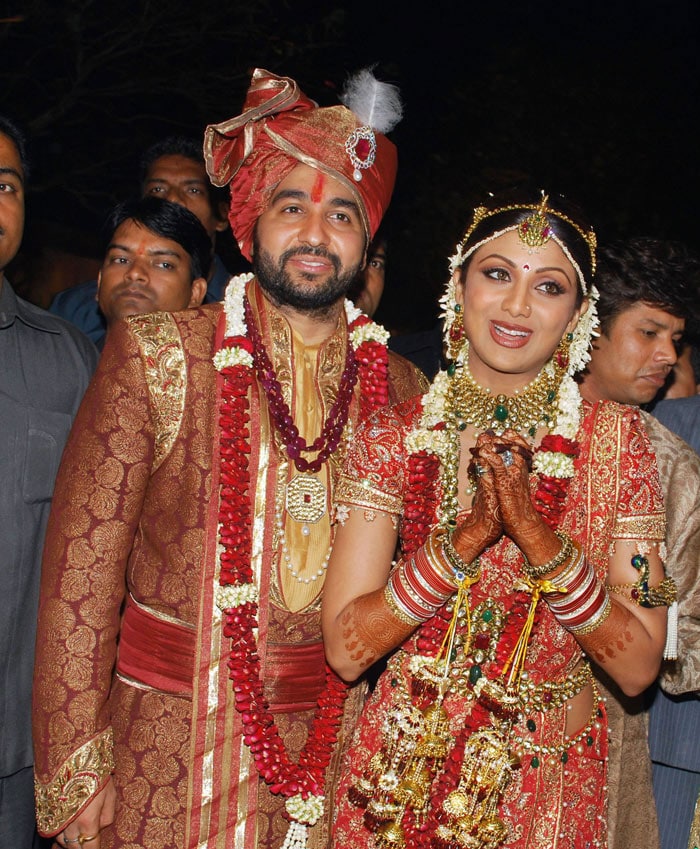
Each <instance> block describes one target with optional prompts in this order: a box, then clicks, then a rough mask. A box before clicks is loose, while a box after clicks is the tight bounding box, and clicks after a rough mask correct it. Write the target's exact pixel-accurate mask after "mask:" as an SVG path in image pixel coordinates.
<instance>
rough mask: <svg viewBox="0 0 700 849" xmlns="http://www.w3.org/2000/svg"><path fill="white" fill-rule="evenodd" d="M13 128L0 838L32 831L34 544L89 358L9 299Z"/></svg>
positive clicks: (19, 175)
mask: <svg viewBox="0 0 700 849" xmlns="http://www.w3.org/2000/svg"><path fill="white" fill-rule="evenodd" d="M26 177H27V160H26V154H25V145H24V140H23V138H22V135H21V134H20V133H19V131H18V130H17V129H16V128H15V127H14V125H13V124H12V123H10V122H9V121H7V120H6V119H5V118H2V117H0V363H2V369H0V468H1V469H2V475H0V551H2V558H1V559H0V729H2V732H1V733H0V846H2V847H5V846H17V847H22V849H25V847H31V846H32V845H33V841H34V840H35V839H36V829H35V821H34V793H33V770H32V764H33V755H32V740H31V682H32V669H33V665H34V636H35V631H36V615H37V601H38V586H39V570H40V565H41V550H42V545H43V540H44V531H45V529H46V520H47V518H48V514H49V506H50V504H51V494H52V492H53V485H54V479H55V477H56V471H57V468H58V462H59V460H60V457H61V452H62V450H63V445H64V443H65V440H66V437H67V436H68V431H69V429H70V426H71V422H72V421H73V416H74V415H75V412H76V410H77V409H78V405H79V403H80V400H81V398H82V396H83V393H84V391H85V389H86V387H87V384H88V382H89V380H90V375H91V374H92V371H93V369H94V367H95V365H96V362H97V351H96V350H95V348H94V347H93V345H92V344H91V343H90V342H89V341H88V340H87V339H86V338H85V337H84V336H83V335H82V333H80V332H79V331H78V330H76V329H75V328H74V327H73V326H72V325H69V324H68V323H66V322H64V321H62V320H61V319H58V318H55V317H53V316H51V315H49V314H48V313H47V312H45V311H44V310H41V309H39V308H38V307H35V306H32V305H31V304H28V303H27V302H26V301H23V300H22V299H21V298H18V297H17V296H16V295H15V293H14V291H13V290H12V287H11V286H10V284H9V282H8V281H7V279H6V278H5V275H4V269H5V268H6V266H7V265H8V263H9V262H10V261H11V260H12V258H13V257H14V256H15V254H16V253H17V250H18V248H19V245H20V242H21V241H22V232H23V229H24V191H25V181H26Z"/></svg>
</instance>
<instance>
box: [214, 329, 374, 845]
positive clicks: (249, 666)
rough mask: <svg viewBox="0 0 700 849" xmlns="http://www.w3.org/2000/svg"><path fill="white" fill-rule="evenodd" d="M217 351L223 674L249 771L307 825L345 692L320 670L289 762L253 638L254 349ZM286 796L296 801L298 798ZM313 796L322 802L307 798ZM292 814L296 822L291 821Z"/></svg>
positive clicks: (369, 389) (366, 379)
mask: <svg viewBox="0 0 700 849" xmlns="http://www.w3.org/2000/svg"><path fill="white" fill-rule="evenodd" d="M368 325H369V326H371V328H376V325H374V324H373V323H372V322H370V320H369V319H367V318H366V316H363V315H360V316H359V317H358V318H356V319H355V320H354V321H352V323H351V324H350V325H349V330H350V334H351V335H352V333H353V331H356V330H360V329H361V328H367V330H369V331H370V333H371V330H370V328H369V327H367V326H368ZM367 330H365V331H364V332H363V331H362V330H360V334H361V335H360V339H361V340H362V341H361V342H360V344H359V345H358V346H357V350H356V351H355V360H356V362H357V365H358V370H359V378H360V387H361V403H360V416H361V417H364V416H365V415H367V414H368V413H369V412H371V411H372V410H374V409H376V408H378V407H380V406H383V405H385V404H386V403H387V401H388V386H387V378H388V354H387V350H386V346H385V345H382V344H381V343H379V342H377V341H376V340H374V339H372V338H370V337H369V335H368V333H367ZM348 344H350V340H348ZM226 349H236V350H234V351H230V350H229V351H227V350H226ZM222 352H223V354H224V355H231V354H232V353H234V355H235V356H233V357H231V358H230V359H228V360H227V361H226V363H227V364H225V365H218V367H219V370H220V372H221V374H222V378H223V386H222V391H221V403H220V408H219V422H220V427H221V437H220V507H219V527H220V537H219V540H220V545H221V549H222V550H221V554H220V573H219V583H220V585H221V588H222V590H223V598H224V600H225V606H224V610H223V616H224V627H223V631H224V635H225V636H226V637H228V638H230V640H231V652H230V655H229V660H228V668H229V677H230V678H231V680H232V681H233V689H234V698H235V705H236V709H237V710H238V712H239V713H240V715H241V719H242V722H243V735H244V741H245V743H246V745H247V746H248V748H249V749H250V751H251V753H252V755H253V760H254V762H255V766H256V769H257V770H258V772H259V774H260V775H261V776H262V778H263V779H264V780H265V782H266V783H267V784H268V785H269V787H270V790H271V792H272V793H275V794H278V795H281V796H283V797H285V798H286V799H287V800H292V804H291V805H290V804H289V803H288V804H287V812H288V815H289V817H290V819H292V821H293V822H294V821H297V822H300V823H302V824H303V825H302V828H303V826H304V825H305V824H307V823H308V824H313V823H314V822H315V821H316V819H317V818H318V816H320V814H321V812H322V801H323V800H322V797H323V792H324V784H325V773H326V770H327V768H328V764H329V762H330V758H331V755H332V753H333V748H334V746H335V743H336V740H337V733H338V728H339V726H340V722H341V719H342V715H343V703H344V701H345V696H346V689H347V687H346V685H345V684H344V683H343V682H342V681H341V680H340V678H338V677H337V676H336V675H335V673H334V672H333V671H332V670H331V669H330V667H328V666H326V686H325V688H324V690H323V691H322V692H321V694H320V695H319V698H318V702H317V706H316V711H315V715H314V719H313V723H312V727H311V729H310V731H309V735H308V738H307V741H306V744H305V745H304V748H303V750H302V752H301V755H300V757H299V763H298V764H295V763H293V762H292V761H291V760H290V758H289V755H288V753H287V750H286V747H285V745H284V742H283V741H282V738H281V736H280V733H279V729H278V727H277V724H276V722H275V719H274V716H273V714H272V712H271V710H270V707H269V704H268V702H267V699H266V698H265V695H264V692H263V684H262V675H261V666H260V657H259V655H258V651H257V640H256V637H255V631H256V629H257V627H258V621H257V615H258V604H257V600H256V597H255V591H254V587H253V569H252V564H251V547H252V539H251V527H250V470H249V462H248V460H249V454H250V414H249V411H250V403H249V399H248V393H249V390H250V388H251V386H252V383H253V374H254V372H253V368H252V362H251V361H250V359H249V358H252V353H253V346H252V344H251V341H250V340H249V339H248V338H247V337H246V336H229V337H226V338H225V339H224V341H223V345H222ZM222 352H220V353H222ZM215 362H216V359H215ZM293 797H299V800H295V799H294V798H293ZM312 797H321V799H320V801H319V800H313V799H312ZM309 799H311V802H310V803H309V805H307V806H305V805H304V804H303V802H302V801H300V800H309ZM313 802H316V804H312V803H313ZM294 803H295V804H294ZM319 805H320V810H319ZM296 812H298V817H297V816H295V813H296ZM289 839H290V838H289V837H288V840H289Z"/></svg>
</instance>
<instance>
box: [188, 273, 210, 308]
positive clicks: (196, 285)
mask: <svg viewBox="0 0 700 849" xmlns="http://www.w3.org/2000/svg"><path fill="white" fill-rule="evenodd" d="M206 294H207V281H206V280H205V279H204V278H203V277H198V278H197V279H196V280H193V281H192V294H191V295H190V302H189V304H187V306H188V308H192V307H198V306H200V305H201V303H202V301H203V300H204V297H205V295H206Z"/></svg>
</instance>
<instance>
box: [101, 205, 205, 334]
mask: <svg viewBox="0 0 700 849" xmlns="http://www.w3.org/2000/svg"><path fill="white" fill-rule="evenodd" d="M107 230H108V231H109V233H110V236H109V240H108V244H107V248H106V252H105V258H104V261H103V263H102V268H101V269H100V273H99V274H98V277H97V299H98V303H99V306H100V311H101V312H102V315H104V317H105V319H106V321H107V326H110V325H111V324H113V323H114V322H115V321H118V320H119V319H120V318H127V317H128V316H131V315H143V314H144V313H150V312H157V311H159V310H162V311H165V312H175V311H177V310H184V309H190V308H192V307H198V306H199V305H200V304H201V303H202V301H203V300H204V296H205V295H206V292H207V273H208V271H209V265H210V262H211V242H210V241H209V237H208V236H207V232H206V230H205V229H204V227H203V226H202V225H201V224H200V223H199V219H198V218H197V217H196V216H195V215H194V214H193V213H192V212H190V211H189V209H186V208H185V207H184V206H180V204H177V203H170V201H167V200H163V199H161V198H156V197H147V198H143V199H142V200H138V201H131V202H127V203H122V204H120V205H119V206H117V207H116V209H115V210H114V211H113V212H112V214H111V215H110V218H109V222H108V225H107Z"/></svg>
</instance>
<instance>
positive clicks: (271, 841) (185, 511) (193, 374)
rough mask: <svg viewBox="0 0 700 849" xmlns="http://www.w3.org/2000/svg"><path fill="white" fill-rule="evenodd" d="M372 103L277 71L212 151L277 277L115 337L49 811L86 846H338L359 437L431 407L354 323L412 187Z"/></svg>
mask: <svg viewBox="0 0 700 849" xmlns="http://www.w3.org/2000/svg"><path fill="white" fill-rule="evenodd" d="M358 86H359V89H360V90H359V91H358ZM354 90H355V97H354V100H353V98H350V99H349V100H348V101H346V104H347V105H346V106H335V107H329V108H318V107H317V106H316V104H314V103H313V102H312V101H310V100H309V99H308V98H307V97H305V96H304V95H303V94H302V93H301V92H300V91H299V88H298V86H297V85H296V83H295V82H294V81H293V80H291V79H288V78H283V77H277V76H275V75H273V74H270V73H269V72H267V71H263V70H257V71H256V72H255V73H254V75H253V80H252V84H251V87H250V89H249V91H248V95H247V98H246V102H245V106H244V111H243V113H242V115H240V116H239V117H237V118H234V119H231V120H230V121H227V122H224V123H223V124H219V125H217V126H212V127H209V129H208V130H207V134H206V138H205V153H206V160H207V167H208V169H209V173H210V175H211V177H212V180H213V181H214V183H215V184H217V185H224V184H226V183H228V182H230V183H231V210H230V220H231V225H232V227H233V230H234V233H235V235H236V238H237V239H238V242H239V245H240V246H241V250H242V252H243V254H244V255H245V256H246V257H248V258H251V259H252V261H253V268H254V272H255V274H254V276H253V275H241V276H240V277H237V278H234V279H233V280H232V281H231V283H230V284H229V286H228V289H227V291H226V296H225V299H224V304H212V305H205V306H203V307H201V308H199V309H192V310H187V311H185V312H182V313H178V314H174V315H169V314H166V313H155V314H153V315H148V316H136V317H132V318H129V319H127V320H125V321H120V322H117V323H116V324H115V325H114V326H113V327H112V328H111V329H110V338H109V339H108V341H107V344H106V346H105V350H104V354H103V357H102V361H101V363H100V366H99V370H98V375H97V378H96V380H95V382H94V384H93V387H92V389H91V391H90V392H89V394H88V397H87V398H86V401H85V403H84V405H83V407H82V408H81V411H80V414H79V418H78V421H77V423H76V427H75V429H74V432H73V434H72V436H71V441H70V445H69V448H68V450H67V452H66V458H65V461H64V463H63V466H62V469H61V472H60V482H59V485H58V491H59V493H60V499H58V500H57V506H56V509H55V510H54V513H53V516H52V520H51V529H50V532H49V537H48V542H47V547H46V556H45V561H44V576H43V582H42V597H41V609H42V615H41V621H42V626H41V635H40V640H39V644H40V646H41V647H42V648H40V651H39V653H38V656H37V665H36V677H35V694H36V695H35V710H34V734H35V740H36V751H37V759H36V778H37V810H38V819H39V822H40V826H41V829H42V831H43V832H44V833H45V834H47V835H54V836H55V837H56V840H57V842H58V843H59V844H60V845H62V846H64V847H66V849H71V847H72V846H75V844H76V843H77V844H81V843H86V842H90V843H91V849H100V847H105V846H109V847H115V846H140V847H143V848H144V849H165V847H168V849H172V847H199V846H201V847H204V846H207V847H217V846H219V847H224V846H225V847H236V849H240V847H245V849H253V847H267V848H268V849H280V847H281V846H282V845H283V842H284V841H285V834H286V835H287V837H286V842H284V845H285V846H286V847H289V846H293V847H304V846H308V847H324V846H326V845H327V842H328V824H329V819H330V816H331V808H332V797H333V788H334V784H335V780H336V776H337V772H338V768H339V759H340V755H341V752H342V749H343V746H344V743H345V739H346V736H347V734H348V733H349V731H350V730H351V728H352V726H353V722H354V718H355V716H356V715H357V711H358V710H359V704H360V699H361V688H356V689H354V690H352V691H351V692H350V693H349V694H348V695H347V699H346V698H345V696H346V689H345V687H344V685H343V684H342V682H341V681H339V679H337V678H336V677H335V676H334V675H333V674H332V673H331V672H330V671H327V669H326V665H325V657H324V652H323V645H322V641H321V629H320V594H321V590H322V587H323V581H324V575H325V569H326V564H327V561H328V557H329V551H330V544H331V542H332V536H333V521H334V518H333V516H332V513H331V511H332V496H333V487H334V482H335V479H336V475H337V472H338V467H339V465H340V464H341V462H342V457H343V456H344V454H345V450H346V447H347V444H348V442H349V440H350V439H351V438H352V433H353V429H354V427H355V425H356V423H357V421H358V419H359V418H360V417H362V416H365V415H367V414H369V413H370V412H371V410H373V409H374V408H376V407H377V406H379V405H381V404H384V403H386V402H387V401H394V400H398V399H401V398H405V397H408V396H409V395H413V394H415V393H416V392H417V391H420V390H421V388H422V386H423V384H422V381H421V380H420V378H419V376H418V374H417V372H416V371H415V370H414V369H413V367H412V366H410V365H409V364H408V363H406V362H405V361H403V360H401V358H400V357H396V356H395V355H393V354H387V352H386V347H385V342H386V337H387V334H386V333H385V332H384V331H382V329H381V328H379V327H377V326H376V325H374V324H373V323H372V322H370V321H369V319H367V318H366V317H365V316H363V315H362V314H361V313H359V311H357V310H356V309H355V308H354V307H353V306H352V304H349V303H347V302H345V301H344V296H345V293H346V292H347V290H348V288H349V286H350V284H351V282H352V280H353V279H354V278H355V276H356V274H357V273H358V271H359V269H360V268H361V267H362V265H363V263H364V261H365V253H366V249H367V245H368V244H369V241H370V239H371V237H372V235H373V234H374V232H375V231H376V229H377V227H378V226H379V223H380V220H381V217H382V215H383V213H384V211H385V209H386V207H387V206H388V204H389V200H390V196H391V191H392V188H393V183H394V177H395V172H396V152H395V148H394V146H393V145H392V144H391V142H389V141H388V139H386V138H385V137H384V135H383V134H382V133H383V132H386V131H388V130H389V129H390V128H391V124H390V123H386V122H382V124H381V125H377V124H376V123H373V120H374V113H373V111H372V109H371V108H370V109H369V110H367V109H366V104H367V103H368V102H369V103H371V104H375V105H376V104H377V103H378V98H381V97H384V99H385V100H387V96H388V100H389V101H395V100H396V94H395V91H394V90H393V88H392V87H384V86H382V85H381V84H379V83H377V81H376V80H374V78H373V77H372V76H371V75H370V74H369V73H367V72H365V73H364V74H363V75H362V79H361V82H360V83H357V82H356V83H355V85H354ZM389 106H390V107H391V106H392V103H391V102H390V103H389ZM394 106H395V104H394ZM383 111H384V112H386V110H383ZM390 111H391V110H390ZM394 111H396V110H395V109H394ZM66 588H69V591H66ZM122 604H124V610H123V614H121V615H120V610H121V608H122ZM117 638H118V641H119V649H118V652H117ZM115 664H116V666H115ZM113 667H115V673H114V675H113ZM336 740H337V743H336Z"/></svg>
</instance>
